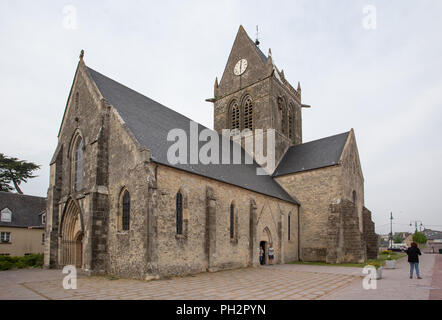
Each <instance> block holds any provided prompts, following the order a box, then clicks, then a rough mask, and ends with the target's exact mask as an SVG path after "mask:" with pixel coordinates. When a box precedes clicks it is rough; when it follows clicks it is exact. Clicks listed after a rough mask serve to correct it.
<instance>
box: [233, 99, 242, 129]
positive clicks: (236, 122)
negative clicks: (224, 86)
mask: <svg viewBox="0 0 442 320" xmlns="http://www.w3.org/2000/svg"><path fill="white" fill-rule="evenodd" d="M240 126H241V114H240V111H239V105H238V102H237V101H233V102H232V103H231V104H230V129H232V130H233V129H238V130H241V127H240Z"/></svg>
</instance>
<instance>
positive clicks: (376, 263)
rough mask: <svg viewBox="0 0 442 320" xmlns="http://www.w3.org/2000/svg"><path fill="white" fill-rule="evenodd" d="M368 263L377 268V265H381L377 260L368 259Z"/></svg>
mask: <svg viewBox="0 0 442 320" xmlns="http://www.w3.org/2000/svg"><path fill="white" fill-rule="evenodd" d="M368 265H369V266H373V267H375V268H376V269H378V268H379V267H381V266H382V265H381V264H380V263H379V262H377V261H370V262H369V263H368Z"/></svg>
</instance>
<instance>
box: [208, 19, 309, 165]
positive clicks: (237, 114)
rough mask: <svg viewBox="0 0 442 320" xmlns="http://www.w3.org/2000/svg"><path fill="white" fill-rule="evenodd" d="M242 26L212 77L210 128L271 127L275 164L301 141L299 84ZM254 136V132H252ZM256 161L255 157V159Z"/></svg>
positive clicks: (264, 139) (254, 128) (220, 131)
mask: <svg viewBox="0 0 442 320" xmlns="http://www.w3.org/2000/svg"><path fill="white" fill-rule="evenodd" d="M258 44H259V42H258V41H256V42H253V41H252V40H251V39H250V37H249V36H248V35H247V33H246V31H245V30H244V28H243V27H242V26H240V27H239V30H238V33H237V35H236V38H235V41H234V43H233V47H232V50H231V52H230V55H229V58H228V60H227V64H226V67H225V69H224V73H223V75H222V77H221V81H220V82H219V83H218V78H217V79H216V80H215V87H214V97H213V98H211V99H207V101H210V102H213V103H214V129H215V130H216V131H218V132H219V133H220V134H221V133H222V130H223V129H239V130H241V131H242V130H244V129H250V130H252V131H253V132H255V130H256V129H263V131H264V134H263V137H262V139H263V141H264V145H265V147H264V150H266V141H267V140H266V133H265V132H266V130H267V129H274V130H275V164H276V165H277V164H278V163H279V161H280V160H281V158H282V157H283V155H284V153H285V152H286V151H287V149H288V148H289V147H290V146H292V145H296V144H300V143H302V115H301V109H302V107H308V106H305V105H304V106H303V105H302V103H301V87H300V84H299V82H298V86H297V89H295V88H293V87H292V86H291V85H290V83H288V81H287V80H286V79H285V76H284V71H282V70H281V71H279V70H278V68H277V67H276V66H275V64H274V62H273V59H272V53H271V50H270V49H269V52H268V55H267V56H266V55H265V54H264V53H263V52H262V51H261V49H260V48H259V47H258ZM255 140H256V135H255ZM258 163H259V161H258Z"/></svg>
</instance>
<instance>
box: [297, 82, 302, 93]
mask: <svg viewBox="0 0 442 320" xmlns="http://www.w3.org/2000/svg"><path fill="white" fill-rule="evenodd" d="M298 91H299V92H301V82H299V81H298Z"/></svg>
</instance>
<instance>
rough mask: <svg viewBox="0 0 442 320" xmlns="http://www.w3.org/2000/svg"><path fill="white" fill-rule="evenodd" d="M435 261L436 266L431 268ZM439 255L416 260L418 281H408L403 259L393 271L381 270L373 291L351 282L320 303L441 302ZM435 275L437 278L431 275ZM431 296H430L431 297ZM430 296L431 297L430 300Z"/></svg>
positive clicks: (324, 297) (358, 283)
mask: <svg viewBox="0 0 442 320" xmlns="http://www.w3.org/2000/svg"><path fill="white" fill-rule="evenodd" d="M436 259H438V261H439V264H435V260H436ZM440 259H441V255H435V254H423V255H422V256H421V257H420V272H421V276H422V278H423V279H422V280H419V279H416V275H415V276H414V278H413V279H410V267H409V264H408V262H407V258H402V259H401V260H399V261H398V262H397V265H396V268H395V269H389V270H388V269H384V270H383V271H382V279H381V280H378V281H377V289H376V290H364V289H363V288H362V281H360V282H359V281H358V282H353V283H351V284H349V285H348V286H347V287H345V288H342V289H340V290H336V291H334V292H330V293H328V294H325V295H323V296H321V297H320V299H324V300H428V299H433V298H434V299H441V298H442V297H441V296H440V295H439V298H437V296H436V293H437V292H439V294H440V292H441V291H442V290H440V289H441V288H442V281H441V280H442V276H441V270H440V268H442V260H440ZM436 272H438V275H439V278H437V279H438V280H437V279H436V277H435V274H436ZM433 292H434V293H433ZM430 295H431V296H432V297H430Z"/></svg>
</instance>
